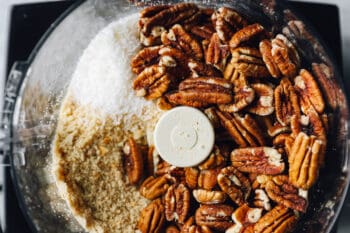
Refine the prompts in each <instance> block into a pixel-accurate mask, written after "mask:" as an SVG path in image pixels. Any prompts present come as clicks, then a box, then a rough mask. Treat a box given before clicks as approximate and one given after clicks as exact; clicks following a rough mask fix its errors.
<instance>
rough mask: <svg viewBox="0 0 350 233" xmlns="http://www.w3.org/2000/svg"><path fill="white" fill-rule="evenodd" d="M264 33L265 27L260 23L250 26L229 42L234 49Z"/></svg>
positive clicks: (234, 35)
mask: <svg viewBox="0 0 350 233" xmlns="http://www.w3.org/2000/svg"><path fill="white" fill-rule="evenodd" d="M263 31H264V27H263V26H262V25H260V24H258V23H254V24H251V25H248V26H246V27H244V28H242V29H241V30H239V31H238V32H236V33H235V34H233V36H232V37H231V40H230V42H229V44H230V47H231V48H232V49H234V48H237V47H238V46H239V45H240V44H241V43H243V42H246V41H249V40H251V39H252V38H254V37H256V36H257V35H258V34H260V33H262V32H263Z"/></svg>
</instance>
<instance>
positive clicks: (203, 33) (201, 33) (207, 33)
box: [191, 24, 215, 40]
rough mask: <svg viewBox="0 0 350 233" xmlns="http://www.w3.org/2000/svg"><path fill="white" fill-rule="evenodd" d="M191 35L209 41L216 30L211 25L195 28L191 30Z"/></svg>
mask: <svg viewBox="0 0 350 233" xmlns="http://www.w3.org/2000/svg"><path fill="white" fill-rule="evenodd" d="M191 33H192V34H193V35H196V36H198V37H200V38H202V39H207V40H209V39H210V38H211V36H212V35H213V34H214V33H215V29H214V27H213V26H212V25H211V24H206V25H201V26H199V25H198V26H194V27H192V28H191Z"/></svg>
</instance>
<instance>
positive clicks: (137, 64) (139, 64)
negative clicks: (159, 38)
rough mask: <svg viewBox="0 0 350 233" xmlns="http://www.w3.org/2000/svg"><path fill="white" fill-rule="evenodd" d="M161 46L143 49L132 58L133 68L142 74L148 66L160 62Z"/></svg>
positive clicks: (135, 71)
mask: <svg viewBox="0 0 350 233" xmlns="http://www.w3.org/2000/svg"><path fill="white" fill-rule="evenodd" d="M161 48H162V47H161V46H153V47H147V48H144V49H142V50H141V51H140V52H139V53H138V54H137V55H136V56H135V57H133V59H132V60H131V69H132V71H133V72H134V73H136V74H140V73H141V72H142V71H143V70H144V69H145V68H146V67H149V66H152V65H154V64H157V63H158V62H159V50H160V49H161Z"/></svg>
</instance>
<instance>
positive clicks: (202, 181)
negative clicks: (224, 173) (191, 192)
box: [198, 169, 220, 190]
mask: <svg viewBox="0 0 350 233" xmlns="http://www.w3.org/2000/svg"><path fill="white" fill-rule="evenodd" d="M219 172H220V169H209V170H201V171H200V173H199V177H198V187H199V188H202V189H206V190H212V189H213V188H214V187H215V186H216V184H217V182H218V181H217V177H218V174H219Z"/></svg>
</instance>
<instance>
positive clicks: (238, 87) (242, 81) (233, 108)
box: [219, 63, 255, 112]
mask: <svg viewBox="0 0 350 233" xmlns="http://www.w3.org/2000/svg"><path fill="white" fill-rule="evenodd" d="M224 78H225V79H226V80H229V81H230V82H231V83H233V93H234V95H233V101H232V103H229V104H222V105H220V106H219V108H220V110H222V111H225V112H238V111H240V110H242V109H244V108H245V107H247V106H248V105H249V104H250V103H252V102H253V100H254V98H255V91H254V89H253V88H251V87H250V86H249V85H248V82H247V80H246V77H245V76H244V75H243V74H242V73H240V72H239V71H238V70H237V69H236V67H235V64H234V63H229V64H228V65H227V66H226V68H225V71H224Z"/></svg>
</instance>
